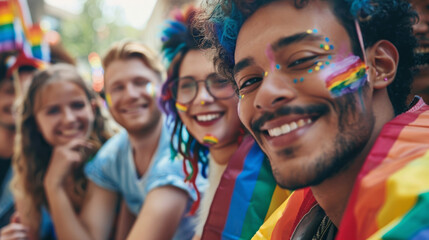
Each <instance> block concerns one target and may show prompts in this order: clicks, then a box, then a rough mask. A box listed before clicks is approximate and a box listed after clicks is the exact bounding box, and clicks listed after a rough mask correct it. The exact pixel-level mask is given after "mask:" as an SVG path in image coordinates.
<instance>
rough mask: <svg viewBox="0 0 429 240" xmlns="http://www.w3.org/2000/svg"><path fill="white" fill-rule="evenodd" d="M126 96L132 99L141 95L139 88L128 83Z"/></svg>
mask: <svg viewBox="0 0 429 240" xmlns="http://www.w3.org/2000/svg"><path fill="white" fill-rule="evenodd" d="M125 96H126V97H128V98H131V99H135V98H138V97H139V92H138V88H137V87H136V86H134V85H133V84H131V83H128V84H127V85H126V89H125Z"/></svg>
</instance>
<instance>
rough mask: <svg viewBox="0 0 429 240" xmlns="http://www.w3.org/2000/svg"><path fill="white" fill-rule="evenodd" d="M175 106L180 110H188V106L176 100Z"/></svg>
mask: <svg viewBox="0 0 429 240" xmlns="http://www.w3.org/2000/svg"><path fill="white" fill-rule="evenodd" d="M176 108H177V110H178V111H180V112H186V111H188V107H187V106H185V105H183V104H181V103H178V102H176Z"/></svg>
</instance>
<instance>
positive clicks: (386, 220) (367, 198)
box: [337, 100, 429, 240]
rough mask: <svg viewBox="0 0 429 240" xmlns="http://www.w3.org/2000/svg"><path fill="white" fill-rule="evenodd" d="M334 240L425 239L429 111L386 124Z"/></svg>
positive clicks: (419, 107) (420, 107)
mask: <svg viewBox="0 0 429 240" xmlns="http://www.w3.org/2000/svg"><path fill="white" fill-rule="evenodd" d="M339 230H340V231H339V234H338V237H337V239H350V240H354V239H356V240H357V239H429V106H428V105H426V104H424V103H423V101H422V100H420V101H419V102H418V103H417V104H416V105H415V106H414V107H413V108H412V109H411V110H410V111H408V112H407V113H404V114H402V115H399V116H398V117H396V118H395V119H394V120H392V121H391V122H389V123H388V124H386V125H385V126H384V128H383V130H382V132H381V134H380V136H379V137H378V139H377V141H376V143H375V144H374V147H373V149H372V151H371V153H370V154H369V156H368V157H367V160H366V161H365V164H364V166H363V167H362V170H361V172H360V173H359V176H358V179H357V180H356V183H355V186H354V190H353V193H352V196H351V198H350V201H349V204H348V207H347V210H346V212H345V214H344V217H343V220H342V222H341V228H340V229H339Z"/></svg>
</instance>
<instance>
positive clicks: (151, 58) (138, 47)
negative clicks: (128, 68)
mask: <svg viewBox="0 0 429 240" xmlns="http://www.w3.org/2000/svg"><path fill="white" fill-rule="evenodd" d="M133 58H137V59H139V60H141V61H142V62H143V64H145V65H146V66H147V67H149V68H150V69H152V70H153V71H154V72H155V73H157V74H158V75H159V77H160V80H161V81H162V80H163V79H165V70H164V67H163V65H162V63H161V60H160V57H159V56H158V54H157V53H156V52H155V51H154V50H152V49H151V48H149V47H148V46H146V45H145V44H143V43H139V42H135V41H120V42H117V43H115V44H113V45H112V47H110V49H109V51H108V52H107V53H106V55H105V56H104V58H103V68H104V70H106V69H107V68H108V67H109V65H110V64H111V63H112V62H114V61H116V60H129V59H133Z"/></svg>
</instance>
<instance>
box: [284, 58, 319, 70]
mask: <svg viewBox="0 0 429 240" xmlns="http://www.w3.org/2000/svg"><path fill="white" fill-rule="evenodd" d="M317 57H318V56H317V55H313V56H309V57H304V58H299V59H298V60H295V61H293V62H292V63H290V64H289V65H288V68H294V67H296V68H298V69H305V68H309V67H312V66H314V65H315V64H316V62H315V61H314V60H315V59H316V58H317Z"/></svg>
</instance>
